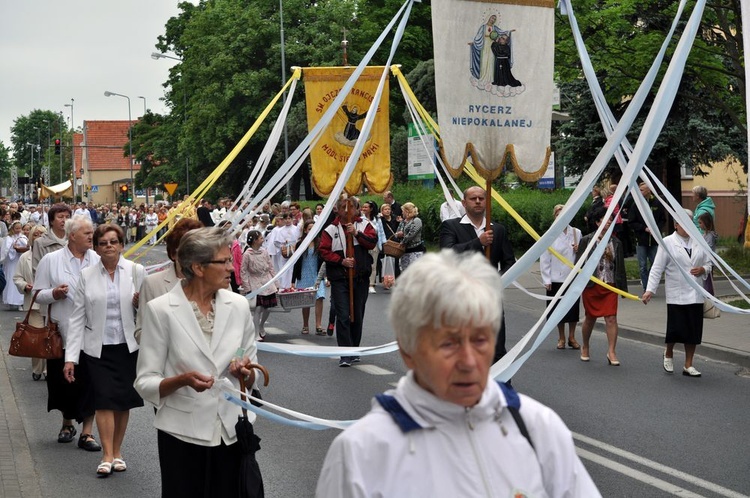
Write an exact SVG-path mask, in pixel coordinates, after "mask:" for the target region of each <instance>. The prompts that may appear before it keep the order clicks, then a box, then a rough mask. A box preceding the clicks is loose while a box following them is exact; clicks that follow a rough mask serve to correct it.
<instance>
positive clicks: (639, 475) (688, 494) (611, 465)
mask: <svg viewBox="0 0 750 498" xmlns="http://www.w3.org/2000/svg"><path fill="white" fill-rule="evenodd" d="M576 453H578V456H579V457H581V458H585V459H586V460H590V461H592V462H594V463H598V464H599V465H602V466H604V467H607V468H608V469H612V470H614V471H616V472H619V473H621V474H624V475H626V476H628V477H631V478H633V479H636V480H638V481H641V482H643V483H646V484H648V485H649V486H653V487H655V488H658V489H661V490H662V491H666V492H667V493H670V494H673V495H680V497H685V498H703V495H699V494H696V493H693V492H692V491H688V490H687V489H685V488H681V487H679V486H676V485H674V484H671V483H668V482H667V481H663V480H661V479H659V478H657V477H654V476H650V475H648V474H646V473H645V472H641V471H640V470H635V469H631V468H630V467H628V466H626V465H623V464H621V463H617V462H615V461H614V460H610V459H609V458H604V457H602V456H599V455H597V454H596V453H591V452H590V451H587V450H584V449H581V448H576Z"/></svg>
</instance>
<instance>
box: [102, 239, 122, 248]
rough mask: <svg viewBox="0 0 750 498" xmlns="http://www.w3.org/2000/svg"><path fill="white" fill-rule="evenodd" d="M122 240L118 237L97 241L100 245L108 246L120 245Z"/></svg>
mask: <svg viewBox="0 0 750 498" xmlns="http://www.w3.org/2000/svg"><path fill="white" fill-rule="evenodd" d="M119 244H120V241H119V240H117V239H114V240H100V241H99V242H97V243H96V245H98V246H99V247H107V246H116V245H119Z"/></svg>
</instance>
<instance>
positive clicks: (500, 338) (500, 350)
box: [492, 311, 508, 363]
mask: <svg viewBox="0 0 750 498" xmlns="http://www.w3.org/2000/svg"><path fill="white" fill-rule="evenodd" d="M507 352H508V350H506V349H505V311H503V316H502V318H500V331H499V332H498V333H497V341H496V342H495V357H494V358H493V359H492V363H495V362H496V361H497V360H499V359H500V358H502V357H503V356H505V353H507Z"/></svg>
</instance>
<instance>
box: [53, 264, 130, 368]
mask: <svg viewBox="0 0 750 498" xmlns="http://www.w3.org/2000/svg"><path fill="white" fill-rule="evenodd" d="M144 275H145V270H144V269H143V266H141V265H139V264H136V263H133V262H132V261H128V260H127V259H125V258H123V257H122V256H120V260H119V261H118V262H117V276H118V278H119V282H120V313H121V314H122V327H123V330H124V331H125V341H126V342H127V344H128V350H129V351H130V352H131V353H132V352H133V351H136V350H137V349H138V343H137V342H136V340H135V308H134V307H133V294H134V293H136V292H138V287H140V283H141V282H143V278H144ZM108 278H109V275H108V274H107V270H106V269H105V268H104V266H103V265H102V264H101V261H99V262H98V263H97V264H95V265H94V266H89V267H88V268H85V269H84V270H83V271H82V272H81V278H80V279H79V280H78V286H77V288H76V293H75V298H74V299H73V313H72V314H71V315H70V320H69V321H68V339H67V343H66V348H65V361H66V362H68V361H72V362H73V363H75V364H78V359H79V356H80V353H81V350H83V352H84V353H86V354H87V355H89V356H93V357H94V358H101V356H102V342H103V337H104V328H105V326H106V321H107V311H106V310H107V279H108Z"/></svg>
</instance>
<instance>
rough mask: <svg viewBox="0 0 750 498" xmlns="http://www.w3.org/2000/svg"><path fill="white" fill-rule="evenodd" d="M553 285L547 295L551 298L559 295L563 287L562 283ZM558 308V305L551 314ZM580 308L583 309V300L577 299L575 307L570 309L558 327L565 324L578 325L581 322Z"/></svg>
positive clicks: (553, 283)
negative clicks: (558, 292)
mask: <svg viewBox="0 0 750 498" xmlns="http://www.w3.org/2000/svg"><path fill="white" fill-rule="evenodd" d="M551 285H552V288H551V289H550V290H548V291H547V295H548V296H549V297H552V296H554V295H555V294H557V291H558V290H560V287H562V282H552V284H551ZM556 307H557V304H555V305H554V306H553V307H552V309H551V310H550V314H551V313H552V312H553V311H554V310H555V308H556ZM580 308H581V298H580V297H579V298H578V299H576V302H575V303H573V306H571V307H570V309H569V310H568V312H567V313H566V314H565V316H564V317H562V320H560V322H559V323H558V325H562V324H564V323H577V322H578V321H579V320H580ZM547 316H549V315H547Z"/></svg>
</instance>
